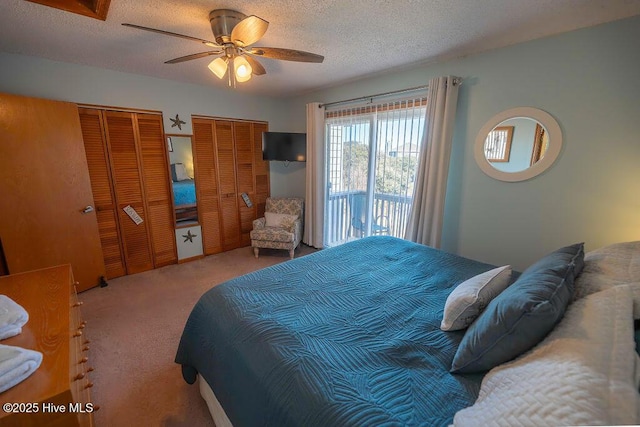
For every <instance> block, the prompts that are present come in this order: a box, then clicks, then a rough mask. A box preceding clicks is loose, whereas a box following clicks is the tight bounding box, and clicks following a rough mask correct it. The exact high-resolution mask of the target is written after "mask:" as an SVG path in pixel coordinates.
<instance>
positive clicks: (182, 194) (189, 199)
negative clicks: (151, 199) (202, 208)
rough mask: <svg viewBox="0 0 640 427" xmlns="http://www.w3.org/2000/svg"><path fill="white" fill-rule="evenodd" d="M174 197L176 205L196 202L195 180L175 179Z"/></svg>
mask: <svg viewBox="0 0 640 427" xmlns="http://www.w3.org/2000/svg"><path fill="white" fill-rule="evenodd" d="M173 199H174V204H175V205H176V206H180V205H191V204H194V203H195V202H196V186H195V183H194V182H193V180H192V179H188V180H184V181H177V182H176V181H173Z"/></svg>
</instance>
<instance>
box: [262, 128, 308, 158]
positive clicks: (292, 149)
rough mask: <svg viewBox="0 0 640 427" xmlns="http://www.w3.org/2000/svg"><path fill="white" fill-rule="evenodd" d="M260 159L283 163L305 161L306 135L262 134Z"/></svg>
mask: <svg viewBox="0 0 640 427" xmlns="http://www.w3.org/2000/svg"><path fill="white" fill-rule="evenodd" d="M262 159H263V160H280V161H284V162H306V161H307V134H306V133H291V132H263V133H262Z"/></svg>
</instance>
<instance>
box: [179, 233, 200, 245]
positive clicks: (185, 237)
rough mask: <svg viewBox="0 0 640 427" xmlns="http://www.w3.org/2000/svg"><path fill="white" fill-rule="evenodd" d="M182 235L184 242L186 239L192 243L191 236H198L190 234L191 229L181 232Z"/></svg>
mask: <svg viewBox="0 0 640 427" xmlns="http://www.w3.org/2000/svg"><path fill="white" fill-rule="evenodd" d="M182 237H184V242H182V243H185V242H186V241H187V240H188V241H190V242H191V243H193V238H194V237H198V235H197V234H191V230H189V231H187V234H183V235H182Z"/></svg>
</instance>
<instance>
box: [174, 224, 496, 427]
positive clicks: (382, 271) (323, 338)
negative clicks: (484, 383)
mask: <svg viewBox="0 0 640 427" xmlns="http://www.w3.org/2000/svg"><path fill="white" fill-rule="evenodd" d="M490 268H492V266H490V265H488V264H482V263H479V262H476V261H472V260H469V259H466V258H462V257H458V256H455V255H451V254H447V253H445V252H442V251H438V250H436V249H432V248H429V247H426V246H422V245H418V244H415V243H411V242H408V241H404V240H400V239H395V238H392V237H386V236H377V237H369V238H366V239H362V240H358V241H355V242H351V243H347V244H344V245H342V246H338V247H336V248H332V249H325V250H322V251H319V252H316V253H314V254H311V255H307V256H305V257H302V258H298V259H295V260H292V261H288V262H285V263H282V264H278V265H276V266H273V267H269V268H266V269H263V270H260V271H257V272H254V273H251V274H248V275H246V276H242V277H239V278H236V279H233V280H231V281H228V282H226V283H223V284H221V285H219V286H216V287H214V288H212V289H211V290H209V291H208V292H206V293H205V294H204V295H203V296H202V297H201V299H200V301H199V302H198V303H197V304H196V306H195V307H194V309H193V311H192V313H191V315H190V317H189V319H188V321H187V324H186V326H185V329H184V332H183V335H182V338H181V340H180V345H179V348H178V352H177V355H176V362H177V363H179V364H182V372H183V376H184V378H185V380H186V381H187V382H189V383H193V381H194V380H195V376H196V373H200V374H201V375H202V376H203V377H204V378H205V379H206V380H207V382H208V383H209V385H210V386H211V387H212V389H213V391H214V393H215V395H216V397H217V398H218V400H219V401H220V403H221V404H222V406H223V407H224V409H225V412H226V414H227V416H228V417H229V419H230V420H231V422H232V423H233V424H234V425H235V426H236V427H240V426H257V425H272V426H305V427H309V426H374V425H376V426H378V425H388V426H407V425H421V426H437V425H447V424H448V423H450V422H452V419H453V415H454V414H455V412H456V411H458V410H460V409H462V408H464V407H466V406H470V405H472V404H473V403H474V401H475V399H476V398H477V396H478V392H479V389H480V382H481V380H482V375H453V374H450V373H449V367H450V365H451V361H452V359H453V356H454V354H455V351H456V349H457V347H458V344H459V342H460V340H461V338H462V335H463V333H462V332H448V333H447V332H442V331H441V330H440V328H439V326H440V321H441V319H442V313H443V307H444V303H445V300H446V298H447V296H448V295H449V293H450V292H451V290H452V288H453V287H454V286H455V285H457V284H459V283H460V282H462V281H464V280H465V279H467V278H469V277H471V276H474V275H476V274H478V273H480V272H483V271H487V270H489V269H490Z"/></svg>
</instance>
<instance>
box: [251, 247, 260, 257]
mask: <svg viewBox="0 0 640 427" xmlns="http://www.w3.org/2000/svg"><path fill="white" fill-rule="evenodd" d="M258 253H260V249H259V248H255V247H254V248H253V255H254V256H255V257H256V258H258Z"/></svg>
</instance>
